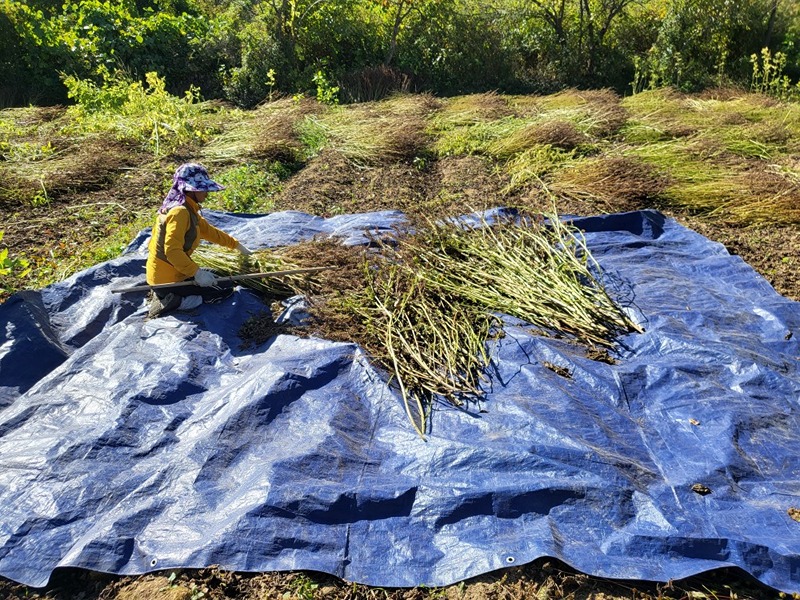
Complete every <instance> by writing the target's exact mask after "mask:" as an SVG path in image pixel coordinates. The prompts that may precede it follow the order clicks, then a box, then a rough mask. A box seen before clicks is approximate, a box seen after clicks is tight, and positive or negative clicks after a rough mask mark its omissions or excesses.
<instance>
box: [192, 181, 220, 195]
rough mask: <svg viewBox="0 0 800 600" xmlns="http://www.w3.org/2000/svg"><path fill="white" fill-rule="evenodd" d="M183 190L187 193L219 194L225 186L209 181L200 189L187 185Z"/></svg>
mask: <svg viewBox="0 0 800 600" xmlns="http://www.w3.org/2000/svg"><path fill="white" fill-rule="evenodd" d="M183 189H184V190H186V191H187V192H220V191H222V190H224V189H225V186H224V185H222V184H220V183H217V182H216V181H209V182H208V183H206V184H204V185H202V186H200V187H198V186H194V185H190V184H187V185H186V186H185V187H184V188H183Z"/></svg>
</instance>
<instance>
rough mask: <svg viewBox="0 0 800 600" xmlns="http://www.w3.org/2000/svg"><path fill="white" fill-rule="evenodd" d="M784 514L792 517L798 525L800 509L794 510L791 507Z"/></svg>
mask: <svg viewBox="0 0 800 600" xmlns="http://www.w3.org/2000/svg"><path fill="white" fill-rule="evenodd" d="M786 512H787V513H789V516H790V517H792V519H794V520H795V521H797V522H798V523H800V508H795V507H794V506H793V507H791V508H790V509H789V510H787V511H786Z"/></svg>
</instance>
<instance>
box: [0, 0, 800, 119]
mask: <svg viewBox="0 0 800 600" xmlns="http://www.w3.org/2000/svg"><path fill="white" fill-rule="evenodd" d="M765 48H766V49H767V50H768V52H767V53H766V54H765V53H764V51H763V49H765ZM754 57H755V58H754ZM765 60H766V61H767V64H765V62H764V61H765ZM754 68H756V69H758V70H759V71H763V70H764V69H773V70H774V72H773V73H771V74H770V79H771V80H773V81H775V80H781V81H784V80H785V81H786V82H788V83H789V84H794V83H795V82H797V80H798V78H800V3H797V2H795V1H794V0H738V1H735V2H734V1H733V0H218V1H214V0H72V1H70V0H67V1H66V2H64V3H63V4H62V2H61V1H60V0H25V1H22V0H3V1H2V4H0V82H2V83H0V107H2V106H21V105H26V104H29V103H34V104H57V103H64V102H67V101H68V100H69V99H68V97H67V87H66V86H65V85H64V83H63V82H64V79H65V77H67V76H70V77H73V78H76V79H79V80H87V81H91V82H93V83H94V84H96V85H101V84H104V83H106V82H107V81H108V80H109V79H110V78H117V77H121V78H122V79H124V80H125V81H132V80H133V81H135V80H139V81H142V82H144V80H145V76H146V74H147V73H157V74H158V76H159V77H160V78H162V79H163V80H164V81H165V82H166V89H167V91H168V92H170V93H173V94H176V95H182V94H183V93H184V92H185V91H186V90H188V89H189V88H190V87H192V86H194V87H195V88H197V90H199V93H200V94H201V96H202V97H203V98H205V99H225V100H229V101H232V102H234V103H236V104H238V105H240V106H244V107H252V106H254V105H256V104H258V103H259V102H261V101H263V100H265V99H268V98H274V97H275V96H277V95H280V94H290V95H291V94H297V93H305V94H310V95H312V96H316V97H320V96H323V97H327V98H328V99H329V100H330V101H334V102H335V101H345V102H347V101H353V100H363V99H376V98H378V97H381V96H384V95H386V94H388V93H390V92H391V91H393V90H397V89H402V90H411V91H431V92H433V93H435V94H439V95H452V94H463V93H471V92H482V91H488V90H496V91H500V92H506V93H517V92H520V93H522V92H524V93H530V92H544V93H546V92H552V91H556V90H558V89H563V88H566V87H583V88H601V87H608V88H612V89H614V90H616V91H617V92H621V93H624V92H626V91H627V92H629V91H631V90H632V89H633V91H640V90H643V89H651V88H656V87H660V86H666V85H670V86H676V87H678V88H679V89H682V90H684V91H697V90H700V89H703V88H706V87H708V86H711V85H714V86H719V85H728V84H738V85H745V86H747V85H750V84H751V83H752V79H753V70H754ZM762 75H763V73H762ZM321 82H322V83H321ZM759 85H761V86H762V87H764V86H763V82H762V83H761V84H759ZM632 86H633V87H632ZM321 87H322V88H323V89H320V88H321ZM773 87H776V86H773ZM782 87H783V89H784V92H785V91H786V90H787V89H789V88H791V85H789V86H787V85H783V86H782ZM333 90H335V94H334V93H332V91H333ZM793 93H794V92H793Z"/></svg>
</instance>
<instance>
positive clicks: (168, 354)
mask: <svg viewBox="0 0 800 600" xmlns="http://www.w3.org/2000/svg"><path fill="white" fill-rule="evenodd" d="M207 217H208V218H209V220H211V221H212V222H214V223H215V224H216V225H218V226H220V227H222V228H224V229H226V230H227V231H229V232H231V233H232V234H233V235H235V236H236V237H238V238H239V239H241V240H242V241H243V243H245V244H246V245H247V246H252V247H255V248H263V247H267V246H275V245H284V244H291V243H296V242H298V241H301V240H306V239H310V238H311V237H313V236H319V235H323V236H325V235H336V236H344V237H345V238H346V240H347V242H348V243H353V244H356V243H365V242H366V239H367V238H366V237H365V236H364V231H365V230H376V229H377V230H381V229H391V228H392V226H393V225H395V224H397V223H399V222H401V221H402V220H403V215H402V214H400V213H398V212H382V213H371V214H363V215H348V216H340V217H335V218H331V219H322V218H319V217H313V216H310V215H306V214H302V213H298V212H285V213H275V214H270V215H261V216H257V215H256V216H242V215H229V214H224V213H210V214H209V215H207ZM575 224H576V225H578V226H579V227H581V228H582V229H584V230H585V232H586V239H587V242H588V245H589V248H590V249H591V251H592V253H593V254H594V256H595V258H596V259H597V260H598V262H599V263H600V265H601V266H602V268H603V270H604V272H605V274H606V276H607V277H608V281H609V282H610V283H613V284H614V285H613V289H614V290H616V291H615V293H619V294H622V295H624V301H625V302H626V303H627V304H628V308H627V310H629V312H630V314H631V316H632V317H633V318H634V319H635V320H636V321H637V322H639V323H640V324H641V325H642V326H643V327H644V328H645V330H646V331H645V333H643V334H630V335H626V336H624V337H623V338H621V340H620V347H619V350H618V352H617V353H616V354H615V358H616V362H615V364H607V363H605V362H598V361H593V360H589V359H587V358H586V357H585V356H584V353H583V352H582V351H580V350H579V349H578V348H576V347H574V346H573V345H570V344H569V343H568V342H566V341H565V340H558V339H547V338H544V337H541V336H537V335H535V334H534V333H532V332H531V330H530V328H529V327H527V326H526V324H525V323H523V322H520V321H517V320H515V319H511V318H507V319H506V320H505V336H504V337H502V338H501V339H499V340H497V341H495V342H492V345H491V348H490V349H491V355H492V359H493V365H492V369H491V373H490V382H489V383H488V384H487V394H486V397H485V399H483V400H482V401H481V402H480V403H479V404H473V405H470V406H468V407H466V409H458V408H455V407H452V406H450V405H447V404H445V403H441V404H437V405H436V407H435V410H434V413H433V415H432V420H431V431H430V434H429V435H428V437H427V440H425V441H423V440H422V439H420V437H418V436H417V435H416V434H415V433H414V431H413V429H412V428H411V426H410V425H409V423H408V420H407V418H406V415H405V413H404V408H403V405H402V402H401V400H400V398H399V396H398V395H397V393H396V392H395V391H394V390H393V389H392V388H391V387H390V386H388V385H387V383H386V380H385V378H384V376H383V374H382V373H380V372H379V371H377V370H376V369H375V368H374V367H373V366H371V364H370V362H369V360H368V357H366V356H365V355H364V353H363V352H362V351H361V349H360V348H359V347H358V346H356V345H355V344H348V343H339V342H332V341H327V340H323V339H313V338H312V339H302V338H299V337H295V336H292V335H280V336H277V337H274V338H272V339H270V340H269V341H267V342H265V343H264V344H262V345H260V346H256V347H251V348H243V345H242V340H240V339H239V338H238V337H237V331H238V330H239V327H240V325H241V324H242V323H243V322H244V321H245V320H246V319H248V318H249V317H250V316H251V315H253V314H256V313H258V312H259V311H261V310H263V308H264V307H263V305H262V304H261V301H260V300H259V299H258V298H257V297H256V296H255V295H253V294H252V293H250V292H249V291H247V290H245V289H239V290H237V292H236V293H235V295H234V296H233V297H232V298H231V299H229V300H227V301H225V302H223V303H222V304H219V305H212V306H203V307H201V308H200V309H199V310H198V311H196V312H195V313H190V314H183V313H178V314H174V315H171V316H166V317H163V318H160V319H155V320H149V321H148V320H146V319H145V314H146V306H145V297H144V294H143V293H134V294H123V295H120V294H113V293H112V292H111V289H112V288H116V287H124V286H125V285H133V284H136V283H140V282H141V281H142V280H143V267H144V260H145V258H144V249H145V243H146V237H147V236H146V232H143V233H142V234H141V235H140V236H139V237H138V238H137V240H135V241H134V242H133V243H132V244H131V246H130V247H129V249H128V250H127V251H126V252H125V253H124V254H123V255H122V256H121V257H120V258H117V259H115V260H111V261H109V262H107V263H103V264H100V265H97V266H95V267H93V268H90V269H88V270H86V271H83V272H81V273H79V274H77V275H75V276H73V277H71V278H70V279H68V280H66V281H63V282H60V283H57V284H55V285H52V286H50V287H48V288H45V289H43V290H41V291H28V292H23V293H19V294H16V295H15V296H12V297H11V298H10V299H9V300H7V301H6V302H5V303H4V304H2V305H0V574H1V575H3V576H5V577H7V578H10V579H12V580H16V581H18V582H22V583H25V584H28V585H33V586H42V585H44V584H45V583H46V582H47V580H48V577H49V576H50V573H51V571H52V570H53V569H54V568H56V567H62V566H73V567H81V568H85V569H90V570H95V571H104V572H112V573H120V574H140V573H145V572H148V571H153V570H162V569H171V568H180V567H184V568H192V567H204V566H208V565H219V566H220V567H222V568H224V569H228V570H235V571H277V570H295V569H308V570H316V571H322V572H327V573H331V574H333V575H336V576H338V577H341V578H343V579H345V580H349V581H356V582H361V583H365V584H370V585H377V586H386V587H395V586H416V585H420V584H425V585H428V586H439V585H446V584H450V583H453V582H456V581H459V580H463V579H466V578H468V577H471V576H474V575H478V574H481V573H485V572H488V571H491V570H495V569H498V568H501V567H506V566H509V565H512V564H513V565H520V564H524V563H527V562H530V561H533V560H534V559H537V558H539V557H543V556H550V557H556V558H558V559H560V560H562V561H564V562H566V563H568V564H570V565H572V566H573V567H575V568H576V569H578V570H580V571H582V572H585V573H588V574H592V575H598V576H604V577H609V578H624V579H642V580H656V581H666V580H669V579H676V578H682V577H685V576H689V575H692V574H696V573H700V572H704V571H707V570H711V569H715V568H719V567H730V566H735V567H740V568H741V569H744V570H745V571H747V572H748V573H750V574H752V575H753V576H755V577H756V578H758V579H759V580H760V581H762V582H763V583H764V584H767V585H769V586H772V587H774V588H777V589H779V590H783V591H786V592H800V522H797V521H795V520H793V519H792V517H791V515H790V514H789V511H790V509H792V508H800V450H799V449H800V419H799V418H798V416H799V415H800V404H799V403H800V361H799V360H798V356H800V304H798V303H796V302H792V301H790V300H788V299H786V298H784V297H782V296H780V295H779V294H777V293H776V292H775V291H774V290H773V289H772V288H771V287H770V285H769V284H768V283H767V282H766V281H765V280H764V279H763V278H762V277H761V276H759V275H758V274H757V273H755V272H754V271H753V269H751V268H750V267H749V266H748V265H747V264H746V263H744V262H743V261H742V260H741V259H740V258H739V257H736V256H731V255H729V254H728V253H727V252H726V251H725V249H724V247H723V246H721V245H719V244H716V243H712V242H710V241H709V240H708V239H706V238H704V237H702V236H700V235H698V234H696V233H694V232H692V231H690V230H688V229H686V228H684V227H682V226H680V225H679V224H678V223H676V222H675V221H673V220H671V219H666V218H665V217H664V216H663V215H661V214H659V213H657V212H654V211H642V212H634V213H626V214H617V215H608V216H599V217H591V218H581V219H577V220H576V221H575ZM545 362H548V363H552V364H555V365H558V366H562V367H566V368H568V369H569V371H570V372H571V376H570V377H564V376H561V375H559V374H557V373H556V372H554V371H553V370H551V369H549V368H546V367H545V365H544V363H545ZM694 484H701V485H703V486H706V487H707V488H708V489H709V490H710V491H711V493H707V494H700V493H697V492H695V491H693V489H692V486H693V485H694Z"/></svg>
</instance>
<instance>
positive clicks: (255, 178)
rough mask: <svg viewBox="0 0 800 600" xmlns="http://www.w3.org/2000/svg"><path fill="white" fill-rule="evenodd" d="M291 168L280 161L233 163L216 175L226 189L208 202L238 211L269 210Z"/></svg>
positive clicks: (212, 205) (209, 197)
mask: <svg viewBox="0 0 800 600" xmlns="http://www.w3.org/2000/svg"><path fill="white" fill-rule="evenodd" d="M290 174H291V171H290V170H289V169H288V168H287V167H286V166H284V165H283V164H282V163H280V162H277V161H275V162H272V163H267V164H264V163H251V164H244V165H238V166H235V167H231V168H229V169H227V170H225V171H223V172H222V173H220V175H219V176H217V177H216V178H215V180H216V181H218V182H219V183H221V184H223V185H224V186H225V187H226V189H224V190H222V191H221V192H216V193H214V194H210V195H209V196H208V199H207V200H206V201H205V203H204V206H207V207H208V208H213V209H217V210H224V211H228V212H237V213H267V212H270V211H272V210H273V208H274V206H275V196H276V195H277V194H278V193H279V192H280V191H281V189H282V186H283V181H284V180H285V179H286V178H287V177H288V176H289V175H290Z"/></svg>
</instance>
